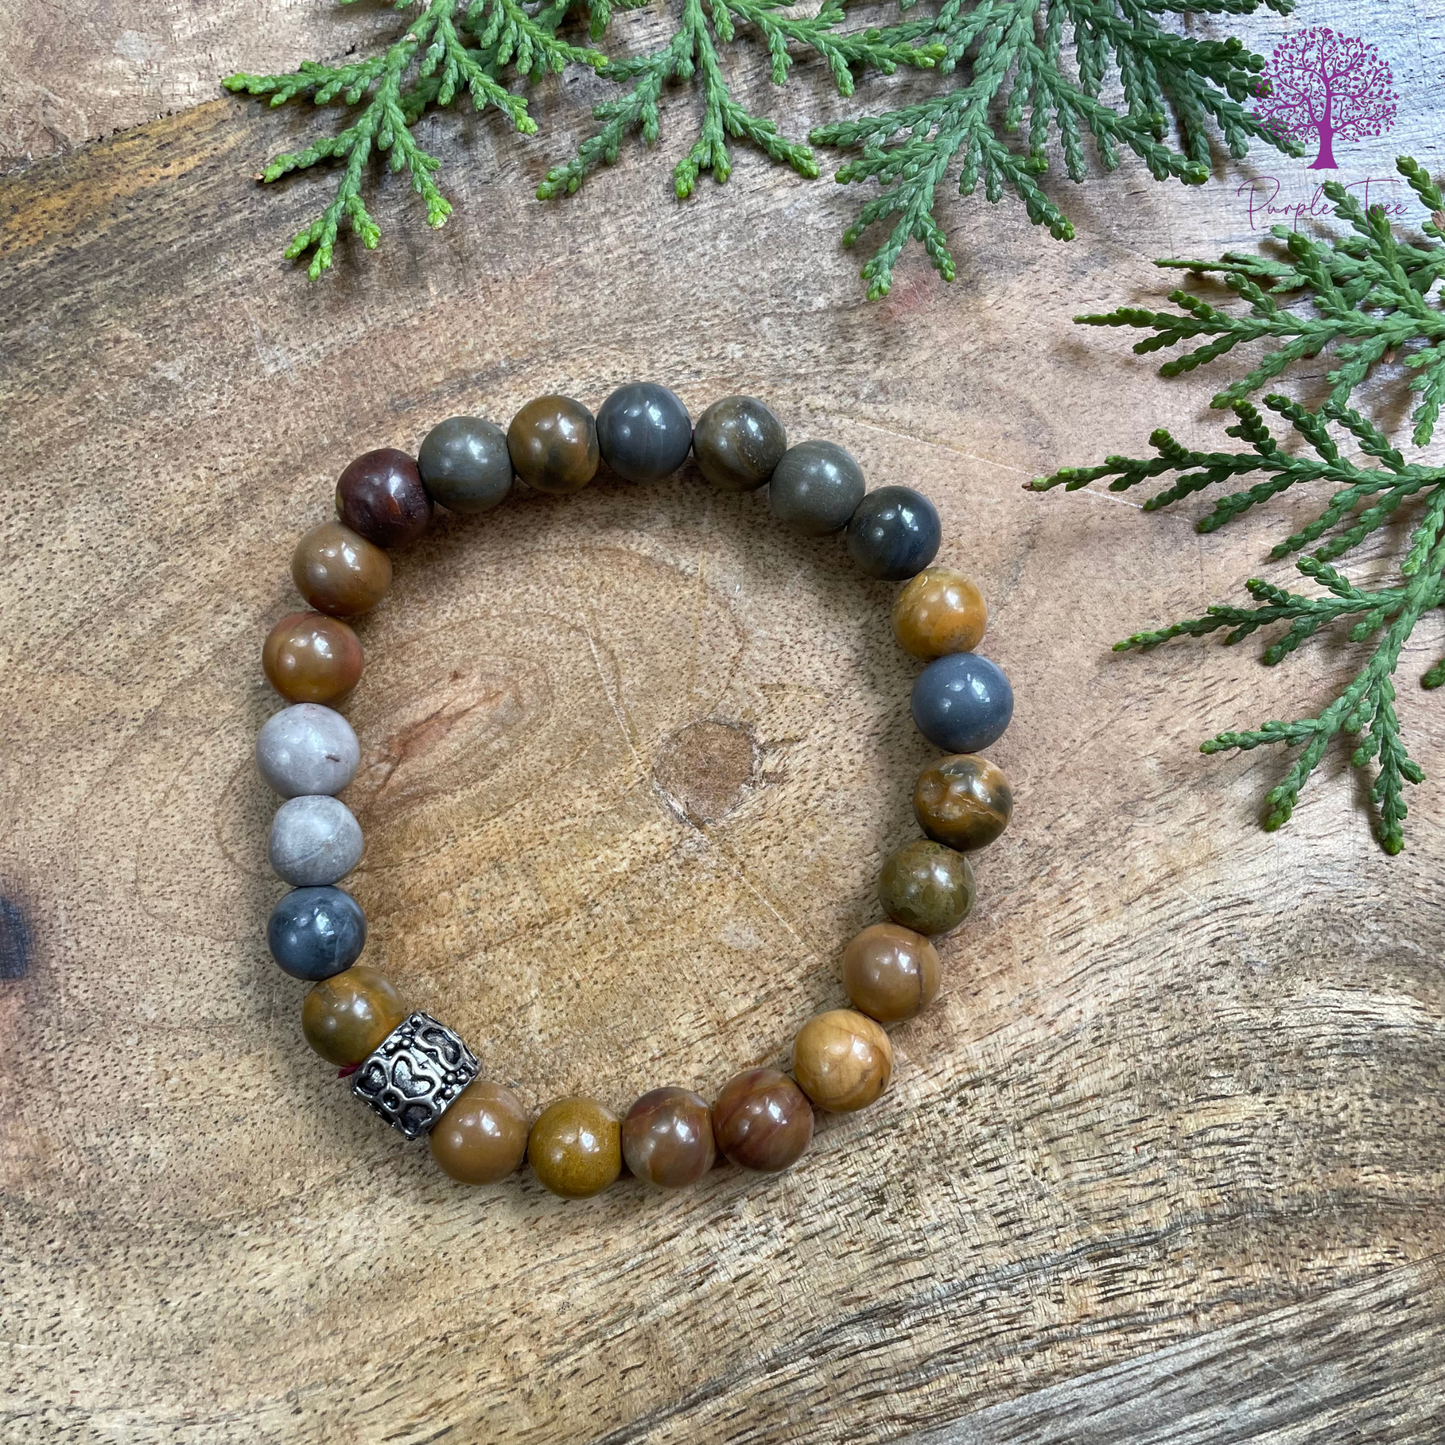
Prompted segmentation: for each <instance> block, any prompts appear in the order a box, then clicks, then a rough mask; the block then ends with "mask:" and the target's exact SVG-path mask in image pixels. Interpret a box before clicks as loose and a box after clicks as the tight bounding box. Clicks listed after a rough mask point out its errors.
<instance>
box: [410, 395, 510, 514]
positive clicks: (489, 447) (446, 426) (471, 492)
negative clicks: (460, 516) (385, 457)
mask: <svg viewBox="0 0 1445 1445" xmlns="http://www.w3.org/2000/svg"><path fill="white" fill-rule="evenodd" d="M416 465H417V470H418V471H419V472H420V473H421V480H422V485H423V486H424V487H425V488H426V489H427V495H428V496H430V497H431V499H432V501H434V502H437V503H439V504H440V505H441V506H443V507H446V508H447V509H448V510H450V511H453V512H461V513H464V514H466V515H469V516H470V515H473V514H475V513H477V512H489V511H491V509H492V508H493V507H495V506H496V505H497V504H498V503H499V502H500V501H501V500H502V499H503V498H504V497H505V496H506V495H507V493H508V492H510V491H511V490H512V457H511V453H510V452H509V451H508V450H507V434H506V432H504V431H503V430H502V429H501V427H499V426H498V425H497V424H496V423H495V422H490V421H483V420H482V418H481V417H477V416H449V417H448V418H447V419H446V420H445V421H441V422H438V423H437V424H436V425H435V426H434V427H433V428H432V429H431V430H430V431H429V432H428V433H427V434H426V440H425V441H423V442H422V444H421V450H420V451H419V452H418V453H417V457H416Z"/></svg>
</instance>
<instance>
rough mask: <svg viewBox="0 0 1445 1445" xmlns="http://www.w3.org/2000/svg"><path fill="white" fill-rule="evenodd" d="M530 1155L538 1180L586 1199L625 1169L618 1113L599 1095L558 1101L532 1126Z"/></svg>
mask: <svg viewBox="0 0 1445 1445" xmlns="http://www.w3.org/2000/svg"><path fill="white" fill-rule="evenodd" d="M527 1157H528V1158H529V1159H530V1160H531V1162H532V1170H533V1172H534V1173H535V1174H536V1176H537V1178H538V1179H540V1180H541V1181H542V1183H543V1184H544V1185H545V1186H546V1187H547V1188H548V1189H550V1190H551V1191H552V1193H553V1194H560V1195H561V1196H562V1197H563V1198H564V1199H586V1198H587V1197H588V1195H591V1194H598V1193H600V1192H601V1191H602V1190H604V1189H606V1188H607V1186H608V1185H609V1184H611V1183H612V1181H613V1180H614V1179H616V1178H617V1176H618V1175H619V1174H620V1173H622V1131H621V1128H620V1127H619V1125H618V1122H617V1115H616V1114H614V1113H613V1112H612V1111H611V1110H610V1109H604V1108H603V1107H602V1105H601V1104H599V1103H598V1102H597V1101H596V1100H595V1099H585V1098H576V1097H574V1098H570V1099H558V1100H557V1101H556V1103H554V1104H548V1105H547V1107H546V1108H545V1109H543V1110H542V1112H541V1114H539V1115H538V1117H537V1122H536V1123H535V1124H533V1125H532V1132H531V1134H530V1135H529V1136H528V1138H527Z"/></svg>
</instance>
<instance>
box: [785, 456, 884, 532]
mask: <svg viewBox="0 0 1445 1445" xmlns="http://www.w3.org/2000/svg"><path fill="white" fill-rule="evenodd" d="M864 490H865V483H864V481H863V468H862V467H860V466H859V465H858V463H857V462H855V461H854V460H853V458H852V456H851V455H850V454H849V453H848V452H845V451H844V450H843V448H842V447H840V446H838V445H836V444H835V443H833V442H799V443H798V445H797V446H795V447H789V448H788V450H787V451H785V452H784V453H783V459H782V461H780V462H779V463H778V465H777V466H776V467H775V468H774V469H773V476H772V480H771V481H770V482H769V483H768V506H769V507H771V508H772V511H773V515H774V516H775V517H776V518H777V519H778V520H779V521H780V522H781V523H782V524H783V525H784V526H785V527H789V528H791V529H792V530H793V531H794V532H799V533H801V534H802V535H803V536H805V537H822V536H826V535H827V533H829V532H841V531H842V530H843V528H844V527H846V526H847V525H848V521H849V518H851V517H852V515H853V513H854V512H855V511H856V510H857V509H858V503H859V502H861V501H862V500H863V492H864Z"/></svg>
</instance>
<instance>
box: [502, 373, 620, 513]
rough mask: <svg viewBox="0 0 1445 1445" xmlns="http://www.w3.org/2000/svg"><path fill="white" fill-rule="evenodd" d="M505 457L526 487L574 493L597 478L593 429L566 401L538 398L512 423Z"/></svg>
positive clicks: (582, 411)
mask: <svg viewBox="0 0 1445 1445" xmlns="http://www.w3.org/2000/svg"><path fill="white" fill-rule="evenodd" d="M507 451H508V452H509V453H510V455H511V458H512V467H513V469H514V470H515V471H516V473H517V475H518V476H519V477H521V479H522V480H523V481H524V482H526V484H527V485H528V486H529V487H534V488H535V489H536V490H537V491H539V492H552V493H556V494H562V493H566V492H578V491H581V489H582V488H583V487H585V486H586V485H587V483H588V482H590V481H591V480H592V478H593V477H595V476H596V475H597V460H598V451H597V423H596V422H594V421H593V420H592V413H591V412H590V411H588V410H587V408H586V407H585V406H583V405H582V403H581V402H580V401H573V400H572V398H571V397H570V396H539V397H536V398H535V399H534V400H532V401H529V402H528V403H527V404H526V406H524V407H523V408H522V409H521V411H519V412H518V413H517V414H516V416H514V417H513V418H512V424H511V426H509V427H508V428H507Z"/></svg>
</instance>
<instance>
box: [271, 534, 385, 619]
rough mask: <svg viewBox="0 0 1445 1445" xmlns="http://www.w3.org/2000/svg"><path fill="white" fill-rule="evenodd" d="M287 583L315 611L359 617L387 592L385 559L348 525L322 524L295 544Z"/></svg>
mask: <svg viewBox="0 0 1445 1445" xmlns="http://www.w3.org/2000/svg"><path fill="white" fill-rule="evenodd" d="M291 580H292V581H293V582H295V584H296V590H297V591H298V592H299V593H300V594H301V595H302V596H303V597H304V598H305V599H306V600H307V602H309V603H310V604H311V605H312V606H313V607H314V608H315V609H316V610H317V611H318V612H326V613H329V614H330V615H331V616H332V617H359V616H360V615H361V614H362V613H363V612H370V611H371V609H372V608H373V607H375V606H376V604H377V603H378V602H380V601H381V599H382V598H383V597H385V596H386V594H387V593H388V592H390V591H391V558H390V557H388V556H387V555H386V553H385V552H383V551H382V550H381V548H380V547H378V546H376V545H375V543H372V542H368V541H367V540H366V538H365V537H363V536H361V535H359V534H358V533H356V532H353V531H352V530H351V528H350V527H344V526H342V524H341V523H340V522H323V523H322V524H321V525H320V526H319V527H313V528H312V529H311V530H310V531H309V532H307V533H306V535H305V536H303V537H302V538H301V540H300V541H299V542H298V543H297V544H296V551H295V552H294V553H293V554H292V557H291Z"/></svg>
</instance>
